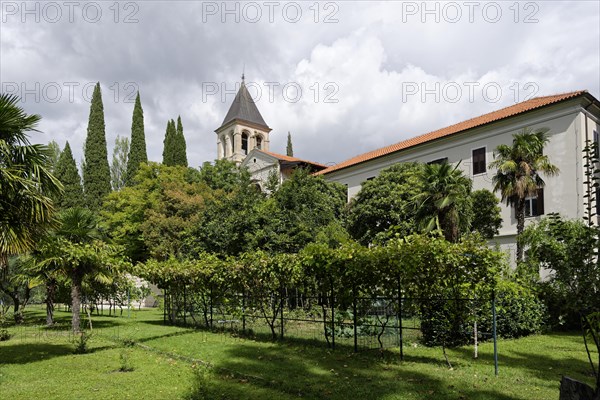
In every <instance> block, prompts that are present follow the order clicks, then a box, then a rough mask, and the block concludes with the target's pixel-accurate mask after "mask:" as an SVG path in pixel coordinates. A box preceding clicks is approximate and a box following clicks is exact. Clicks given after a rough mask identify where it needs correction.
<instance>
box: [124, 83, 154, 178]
mask: <svg viewBox="0 0 600 400" xmlns="http://www.w3.org/2000/svg"><path fill="white" fill-rule="evenodd" d="M147 162H148V153H147V152H146V134H145V133H144V110H143V109H142V102H141V100H140V92H138V94H137V97H136V98H135V106H134V107H133V118H132V121H131V143H130V147H129V156H128V157H127V177H126V178H125V184H126V185H127V186H131V185H132V184H133V180H134V178H135V174H136V173H137V170H138V167H139V165H140V164H141V163H147Z"/></svg>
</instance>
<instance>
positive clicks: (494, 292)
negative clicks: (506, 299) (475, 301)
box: [492, 289, 498, 376]
mask: <svg viewBox="0 0 600 400" xmlns="http://www.w3.org/2000/svg"><path fill="white" fill-rule="evenodd" d="M492 337H493V338H494V373H495V375H496V376H498V340H497V336H496V290H495V289H494V290H492Z"/></svg>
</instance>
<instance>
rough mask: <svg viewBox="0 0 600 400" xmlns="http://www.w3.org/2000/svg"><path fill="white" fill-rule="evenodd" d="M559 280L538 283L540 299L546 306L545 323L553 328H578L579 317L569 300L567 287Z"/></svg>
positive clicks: (579, 324) (579, 326) (579, 323)
mask: <svg viewBox="0 0 600 400" xmlns="http://www.w3.org/2000/svg"><path fill="white" fill-rule="evenodd" d="M562 286H563V285H561V284H560V283H559V282H555V281H548V282H542V283H539V284H538V287H537V289H538V293H539V297H540V300H541V301H542V303H543V304H544V305H545V307H546V310H547V311H546V321H545V323H546V325H547V327H548V328H549V329H553V330H579V329H581V317H580V315H579V313H578V312H577V310H575V309H574V308H573V307H572V305H571V303H570V302H569V295H568V289H567V288H564V287H562Z"/></svg>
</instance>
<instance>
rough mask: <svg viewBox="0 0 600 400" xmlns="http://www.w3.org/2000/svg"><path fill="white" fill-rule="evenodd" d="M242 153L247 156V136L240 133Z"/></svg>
mask: <svg viewBox="0 0 600 400" xmlns="http://www.w3.org/2000/svg"><path fill="white" fill-rule="evenodd" d="M242 153H244V154H248V134H247V133H246V132H244V133H242Z"/></svg>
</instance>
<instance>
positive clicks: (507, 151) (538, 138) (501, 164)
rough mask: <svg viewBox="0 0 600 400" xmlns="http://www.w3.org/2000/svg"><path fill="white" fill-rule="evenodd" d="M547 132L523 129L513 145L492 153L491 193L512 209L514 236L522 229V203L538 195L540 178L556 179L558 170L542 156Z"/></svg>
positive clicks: (519, 252) (519, 254)
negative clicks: (514, 224) (513, 211)
mask: <svg viewBox="0 0 600 400" xmlns="http://www.w3.org/2000/svg"><path fill="white" fill-rule="evenodd" d="M548 132H549V129H548V128H541V129H537V130H535V131H534V130H533V129H531V128H523V129H522V130H521V131H520V132H519V133H516V134H514V135H513V142H512V145H511V146H509V145H506V144H501V145H499V146H498V147H496V150H495V151H494V153H495V154H494V157H495V160H494V161H492V162H491V163H490V168H495V169H497V171H496V174H495V175H494V177H493V178H492V179H493V183H494V191H495V192H500V195H501V197H502V201H505V202H506V204H507V205H511V206H514V207H515V210H516V216H517V235H520V234H521V233H523V230H524V229H525V199H526V198H527V197H529V196H535V195H537V191H538V189H540V188H542V187H544V185H545V182H544V180H543V179H542V176H541V174H544V175H546V176H555V175H557V174H558V173H559V169H558V167H557V166H555V165H554V164H551V163H550V160H549V158H548V156H547V155H544V147H545V146H546V144H547V143H548V141H549V140H550V139H549V138H548ZM521 261H523V246H522V245H521V244H519V242H517V262H521Z"/></svg>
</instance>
